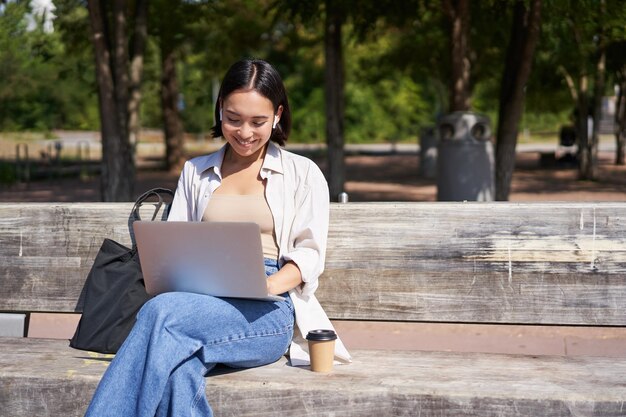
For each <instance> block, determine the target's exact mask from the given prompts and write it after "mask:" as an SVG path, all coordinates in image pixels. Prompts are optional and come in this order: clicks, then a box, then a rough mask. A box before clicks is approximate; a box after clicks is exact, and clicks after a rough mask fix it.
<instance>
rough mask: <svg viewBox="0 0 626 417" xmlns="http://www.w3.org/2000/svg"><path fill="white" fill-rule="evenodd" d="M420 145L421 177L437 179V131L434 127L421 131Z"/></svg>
mask: <svg viewBox="0 0 626 417" xmlns="http://www.w3.org/2000/svg"><path fill="white" fill-rule="evenodd" d="M419 144H420V154H419V155H420V165H419V175H420V176H421V177H423V178H435V177H436V176H437V130H436V129H435V127H434V126H428V127H425V128H422V129H421V130H420V136H419Z"/></svg>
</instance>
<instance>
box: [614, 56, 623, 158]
mask: <svg viewBox="0 0 626 417" xmlns="http://www.w3.org/2000/svg"><path fill="white" fill-rule="evenodd" d="M616 104H617V105H616V106H615V142H616V143H615V144H616V151H615V165H624V164H625V158H624V155H625V153H626V66H625V67H624V68H623V69H622V76H621V80H620V84H619V94H618V96H617V103H616Z"/></svg>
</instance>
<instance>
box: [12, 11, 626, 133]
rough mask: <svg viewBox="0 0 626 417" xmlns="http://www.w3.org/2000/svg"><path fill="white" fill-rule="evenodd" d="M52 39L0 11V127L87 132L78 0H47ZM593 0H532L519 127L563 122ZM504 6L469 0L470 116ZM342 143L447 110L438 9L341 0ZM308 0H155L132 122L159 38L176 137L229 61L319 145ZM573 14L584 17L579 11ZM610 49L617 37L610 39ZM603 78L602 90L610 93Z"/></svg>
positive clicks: (493, 53)
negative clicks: (274, 83) (247, 70)
mask: <svg viewBox="0 0 626 417" xmlns="http://www.w3.org/2000/svg"><path fill="white" fill-rule="evenodd" d="M54 3H55V5H56V7H57V11H56V14H57V16H58V17H57V19H56V20H55V21H54V27H55V31H54V32H53V33H46V32H44V31H43V28H42V24H41V22H40V23H39V25H38V27H36V28H35V29H34V30H32V31H29V30H27V23H26V20H25V18H24V14H25V13H27V12H28V11H29V8H28V2H27V1H25V0H17V1H11V2H5V3H4V4H3V10H2V11H0V130H5V131H6V130H39V131H47V130H51V129H56V128H65V129H98V128H99V114H98V101H97V90H96V87H95V85H96V83H95V72H94V58H93V51H92V45H91V42H90V32H89V31H90V28H89V19H88V14H87V9H86V7H85V4H84V1H83V0H55V1H54ZM598 3H599V2H597V1H596V0H544V7H543V15H544V18H543V26H542V37H541V40H540V44H539V47H538V50H537V53H536V59H535V62H534V64H533V71H532V73H531V79H530V80H529V82H528V85H527V87H526V103H525V111H524V116H523V120H522V123H521V125H520V128H522V129H523V128H528V129H530V130H532V131H536V130H539V131H544V130H553V131H556V130H557V129H558V127H559V126H560V125H561V124H563V123H567V122H569V121H568V117H569V116H570V114H571V109H572V98H571V97H570V94H569V91H568V88H567V85H566V84H565V82H564V78H563V74H562V72H560V71H559V67H563V68H564V69H566V70H567V71H568V72H569V73H571V74H575V75H576V76H578V75H580V74H587V73H591V72H592V70H593V68H592V67H593V65H592V64H593V62H594V61H593V51H594V48H595V44H594V39H597V38H594V36H595V35H594V34H595V33H597V30H598V23H599V22H600V17H599V15H598V11H597V7H596V6H597V4H598ZM512 4H513V0H506V1H505V0H486V1H481V2H472V10H471V13H472V18H471V27H472V30H471V39H470V45H471V50H472V53H471V60H472V74H471V79H472V106H473V109H474V110H476V111H479V112H482V113H485V114H487V115H490V116H491V117H492V122H493V124H494V126H495V124H496V123H497V120H495V116H496V115H497V110H498V99H499V88H500V76H501V74H502V68H503V62H504V53H505V51H506V45H507V43H508V37H509V36H510V27H509V26H510V20H511V5H512ZM342 5H343V10H344V13H345V16H346V23H345V24H344V37H345V39H344V57H345V82H346V90H345V94H346V96H345V100H346V107H345V116H346V119H345V122H344V126H345V138H346V142H348V143H350V142H366V141H378V142H380V141H414V140H415V138H416V137H417V133H418V132H419V129H420V128H421V127H424V126H427V125H432V124H433V123H434V122H435V120H436V118H437V117H438V116H439V115H440V114H441V113H442V112H443V111H445V109H446V108H447V100H448V92H447V86H448V73H449V68H448V67H449V51H448V49H449V43H448V30H449V28H448V26H447V25H448V23H447V19H446V18H445V16H444V15H443V13H442V10H441V2H440V1H426V0H408V1H402V2H397V1H392V0H380V1H379V2H373V1H371V2H356V1H343V2H342ZM606 5H607V13H606V16H605V17H604V18H603V19H604V20H602V22H604V23H605V27H606V36H607V39H608V41H609V57H608V59H607V67H608V68H609V76H610V75H611V72H610V71H613V70H617V69H619V68H622V67H623V66H624V58H623V56H624V54H623V52H622V51H623V45H624V43H623V42H624V41H626V25H624V23H623V22H624V21H626V7H624V4H623V1H622V0H606ZM324 7H325V3H324V2H323V1H321V0H310V1H309V0H307V1H296V0H258V1H257V0H231V1H223V0H215V1H193V2H191V1H187V2H183V1H182V0H171V1H170V0H168V1H166V0H158V1H157V0H155V1H153V2H150V12H149V19H150V24H149V28H150V29H149V30H150V37H149V40H148V45H147V50H146V55H145V61H144V62H145V64H144V82H143V85H142V97H143V101H142V103H141V118H142V120H141V123H142V125H143V126H144V127H152V128H160V127H161V126H162V121H161V99H160V82H161V79H160V73H161V63H160V59H161V57H160V54H161V51H160V44H159V42H160V41H161V40H166V41H167V42H169V43H170V44H171V45H173V46H175V47H176V48H177V50H178V52H179V65H178V68H177V69H178V77H179V87H180V92H181V95H182V98H183V100H184V105H185V106H184V108H183V109H182V111H181V116H182V118H183V122H184V126H185V130H187V131H189V132H198V133H200V132H202V133H206V132H208V130H209V129H210V128H211V126H212V124H213V106H214V103H213V95H214V93H215V91H214V80H215V81H217V82H219V80H220V77H221V76H222V75H223V74H224V72H225V71H226V69H227V68H228V66H229V65H230V64H232V62H234V61H235V60H237V59H239V58H242V57H260V58H264V59H267V60H269V61H270V62H272V63H273V64H274V65H275V66H276V67H277V68H278V70H279V72H280V73H281V74H282V75H283V77H284V81H285V85H286V86H287V90H288V94H289V99H290V103H291V107H292V112H293V114H292V116H293V132H292V137H291V140H292V141H294V142H317V143H321V142H324V141H325V137H326V133H325V113H324V108H325V100H324V85H325V83H324V49H323V16H324ZM581 10H584V13H582V12H581ZM620 42H621V43H620ZM611 81H612V80H611V79H610V78H609V80H608V82H607V92H610V89H611V88H612V82H611Z"/></svg>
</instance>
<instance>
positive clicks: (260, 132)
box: [222, 90, 283, 157]
mask: <svg viewBox="0 0 626 417" xmlns="http://www.w3.org/2000/svg"><path fill="white" fill-rule="evenodd" d="M282 111H283V109H282V106H279V107H278V111H277V112H276V116H278V117H279V118H280V115H281V113H282ZM273 124H274V106H273V105H272V102H271V101H270V100H269V99H268V98H266V97H264V96H262V95H261V94H259V93H258V92H256V91H255V90H235V91H233V92H232V93H230V94H229V95H228V96H227V97H226V98H224V100H223V101H222V133H223V134H224V139H226V141H227V142H228V143H229V144H230V146H231V148H232V150H233V151H235V152H236V153H237V154H238V155H239V156H243V157H252V156H259V155H260V154H261V152H262V151H263V148H264V146H265V144H266V143H267V142H268V141H269V139H270V136H271V135H272V126H273Z"/></svg>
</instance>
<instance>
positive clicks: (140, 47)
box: [128, 0, 148, 161]
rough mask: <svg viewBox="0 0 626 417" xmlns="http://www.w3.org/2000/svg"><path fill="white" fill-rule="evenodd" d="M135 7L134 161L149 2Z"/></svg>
mask: <svg viewBox="0 0 626 417" xmlns="http://www.w3.org/2000/svg"><path fill="white" fill-rule="evenodd" d="M135 7H136V10H135V31H134V32H135V33H134V35H133V44H132V45H133V47H132V50H131V62H130V99H129V102H128V117H129V120H128V131H129V142H130V146H131V151H132V157H133V161H135V156H136V155H137V142H138V141H139V131H140V130H141V124H140V121H139V108H140V103H141V79H142V75H143V62H144V54H145V50H146V42H147V40H148V1H147V0H137V2H136V5H135Z"/></svg>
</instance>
